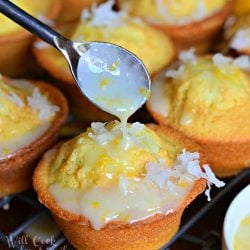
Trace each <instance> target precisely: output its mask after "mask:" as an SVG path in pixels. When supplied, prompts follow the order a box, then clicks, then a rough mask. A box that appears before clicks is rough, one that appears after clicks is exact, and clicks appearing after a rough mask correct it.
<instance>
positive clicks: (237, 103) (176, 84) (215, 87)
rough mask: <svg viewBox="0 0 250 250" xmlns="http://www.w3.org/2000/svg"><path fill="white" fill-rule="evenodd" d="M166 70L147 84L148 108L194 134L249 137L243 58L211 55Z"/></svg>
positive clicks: (188, 57)
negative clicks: (148, 89)
mask: <svg viewBox="0 0 250 250" xmlns="http://www.w3.org/2000/svg"><path fill="white" fill-rule="evenodd" d="M182 59H183V60H184V61H185V62H184V63H182V64H181V65H179V66H178V68H177V69H176V68H175V69H171V70H168V71H167V72H166V76H162V77H160V78H158V80H156V82H155V83H154V84H153V85H152V94H151V98H150V100H149V104H148V105H149V107H150V109H151V110H152V112H156V113H158V114H160V115H161V116H162V119H161V121H162V122H164V120H165V122H166V123H167V124H170V125H171V126H172V127H173V128H175V129H177V130H180V131H183V132H185V133H186V134H187V135H189V136H192V137H196V138H200V139H204V140H206V139H208V138H209V139H214V140H220V139H221V140H229V141H237V140H238V139H240V140H242V139H243V140H244V138H249V137H250V122H249V121H248V120H247V119H246V117H248V116H249V115H250V77H249V74H247V73H246V72H247V71H245V70H247V69H249V67H250V64H249V57H247V56H242V57H240V58H237V59H236V60H233V59H231V58H228V57H224V56H223V55H221V54H216V55H214V56H209V57H195V56H194V55H192V54H190V51H189V53H186V54H185V53H183V54H182Z"/></svg>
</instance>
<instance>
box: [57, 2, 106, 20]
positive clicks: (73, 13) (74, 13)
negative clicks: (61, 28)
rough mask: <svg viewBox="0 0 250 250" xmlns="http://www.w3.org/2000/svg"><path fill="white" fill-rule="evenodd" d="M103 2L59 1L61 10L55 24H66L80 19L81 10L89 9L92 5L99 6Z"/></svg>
mask: <svg viewBox="0 0 250 250" xmlns="http://www.w3.org/2000/svg"><path fill="white" fill-rule="evenodd" d="M103 1H104V0H94V1H93V0H61V3H62V9H61V12H60V15H59V16H58V17H57V22H59V23H67V22H72V21H76V20H78V19H79V18H80V16H81V12H82V9H85V8H89V7H90V6H91V5H93V4H99V3H101V2H103Z"/></svg>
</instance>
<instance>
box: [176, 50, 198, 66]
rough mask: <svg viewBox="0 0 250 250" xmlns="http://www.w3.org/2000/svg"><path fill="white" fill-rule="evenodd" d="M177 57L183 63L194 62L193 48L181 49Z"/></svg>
mask: <svg viewBox="0 0 250 250" xmlns="http://www.w3.org/2000/svg"><path fill="white" fill-rule="evenodd" d="M178 58H179V60H180V61H181V62H183V63H188V62H190V61H191V62H193V63H196V60H197V58H196V55H195V48H190V49H188V50H183V51H181V52H180V53H179V55H178Z"/></svg>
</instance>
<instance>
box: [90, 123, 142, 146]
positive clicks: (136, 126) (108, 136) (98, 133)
mask: <svg viewBox="0 0 250 250" xmlns="http://www.w3.org/2000/svg"><path fill="white" fill-rule="evenodd" d="M144 127H145V126H144V125H143V124H141V123H139V122H135V123H132V124H131V126H130V127H127V134H128V136H129V137H132V136H134V135H135V133H137V132H138V131H140V130H142V129H143V128H144ZM91 129H92V131H93V133H92V132H89V133H88V136H89V137H90V138H92V139H93V140H95V141H96V142H97V143H98V144H99V145H106V144H108V143H110V142H112V141H113V140H114V139H115V138H117V137H118V136H121V135H122V131H121V124H120V123H119V122H118V121H116V124H115V126H114V127H113V128H112V129H111V130H108V129H107V128H106V127H105V123H102V122H92V123H91Z"/></svg>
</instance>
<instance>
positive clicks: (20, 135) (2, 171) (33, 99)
mask: <svg viewBox="0 0 250 250" xmlns="http://www.w3.org/2000/svg"><path fill="white" fill-rule="evenodd" d="M66 115H67V103H66V100H65V98H64V96H63V95H62V94H61V93H60V92H59V91H58V90H56V89H55V88H54V87H51V86H50V85H48V84H45V83H43V82H30V81H25V80H12V79H8V78H5V77H3V78H1V80H0V124H1V126H0V131H1V133H0V134H1V136H0V197H3V196H5V195H9V194H13V193H16V192H21V191H23V190H25V189H28V188H30V187H31V176H32V172H33V168H34V164H35V162H36V161H37V159H38V158H39V157H40V156H41V154H42V153H43V152H44V151H45V150H46V149H48V147H49V146H51V145H52V143H53V142H55V140H56V138H57V134H58V131H59V128H60V126H61V125H62V123H63V121H64V119H65V118H66Z"/></svg>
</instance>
